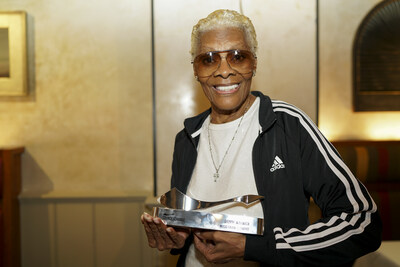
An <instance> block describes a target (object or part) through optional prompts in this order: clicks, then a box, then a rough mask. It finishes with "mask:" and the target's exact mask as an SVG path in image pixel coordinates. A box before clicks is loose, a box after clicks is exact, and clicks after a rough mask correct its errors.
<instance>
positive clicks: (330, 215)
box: [141, 10, 381, 266]
mask: <svg viewBox="0 0 400 267" xmlns="http://www.w3.org/2000/svg"><path fill="white" fill-rule="evenodd" d="M256 50H257V40H256V33H255V30H254V27H253V25H252V23H251V21H250V20H249V19H248V18H247V17H245V16H243V15H240V14H238V13H237V12H235V11H230V10H217V11H215V12H213V13H211V14H210V15H209V16H208V17H207V18H205V19H202V20H200V21H199V23H198V24H197V25H195V26H194V28H193V32H192V51H191V52H192V57H193V70H194V75H195V78H196V79H197V80H198V82H199V83H200V84H201V86H202V88H203V91H204V94H205V95H206V97H207V98H208V100H209V101H210V105H211V108H210V109H209V110H207V111H205V112H203V113H202V114H200V115H198V116H196V117H193V118H189V119H186V120H185V123H184V127H185V128H184V129H183V130H182V131H181V132H179V133H178V134H177V136H176V140H175V148H174V158H173V164H172V180H171V186H172V187H176V188H178V189H179V190H180V191H182V192H185V193H186V194H187V195H189V196H191V197H194V198H196V199H201V200H209V201H216V200H221V199H226V198H230V197H234V196H238V195H244V194H258V195H262V196H264V197H265V198H264V199H263V200H262V201H261V203H260V202H259V203H257V204H255V205H250V206H249V207H244V206H240V205H225V206H222V207H220V208H218V210H215V209H214V210H212V211H218V212H220V213H228V214H229V213H230V214H243V215H248V216H252V217H259V218H264V234H263V235H262V236H257V235H244V234H238V233H231V232H221V231H205V230H201V231H200V230H197V229H191V230H188V229H180V228H173V227H167V226H166V225H164V224H163V222H162V221H161V220H160V219H159V218H153V217H151V216H150V215H149V214H143V216H142V218H141V219H142V223H143V224H144V228H145V231H146V234H147V238H148V242H149V245H150V246H151V247H154V248H158V249H159V250H166V249H172V251H171V252H172V253H179V254H181V257H180V259H179V262H178V265H182V266H183V265H186V266H208V265H212V263H224V264H226V265H229V266H241V265H243V266H251V265H252V264H254V265H256V266H257V265H264V266H312V265H316V266H323V265H330V266H332V265H335V264H336V265H341V266H343V265H346V264H349V263H351V262H352V261H354V259H356V258H357V257H360V256H361V255H364V254H366V253H368V252H370V251H373V250H375V249H377V248H378V247H379V245H380V240H381V238H380V234H381V223H380V219H379V215H378V213H377V209H376V205H375V203H374V201H373V200H372V199H371V197H370V196H369V194H368V192H367V190H366V189H365V187H364V186H363V185H362V184H361V183H360V182H359V181H358V180H357V179H356V178H355V177H354V176H353V174H352V173H351V172H350V171H349V169H348V168H347V167H346V166H345V165H344V163H343V162H342V160H341V159H340V157H339V156H338V154H337V152H336V151H335V149H334V148H333V147H332V145H331V144H330V143H329V142H328V141H327V140H326V139H325V138H324V137H323V135H322V134H321V133H320V132H319V130H318V129H317V127H316V126H315V125H314V124H313V122H312V121H311V120H310V119H309V118H308V117H307V116H306V115H305V114H304V113H302V112H301V111H300V110H299V109H297V108H296V107H294V106H292V105H289V104H287V103H284V102H282V101H271V100H270V98H269V97H267V96H265V95H263V94H262V93H260V92H251V81H252V78H253V77H254V74H255V71H256V67H257V58H256ZM310 196H312V197H313V198H314V200H315V202H316V203H317V204H318V206H319V207H320V208H321V210H322V215H323V218H322V219H321V220H319V221H318V222H316V223H314V224H311V225H310V223H309V220H308V214H307V211H308V206H309V199H310Z"/></svg>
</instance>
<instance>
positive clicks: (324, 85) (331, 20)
mask: <svg viewBox="0 0 400 267" xmlns="http://www.w3.org/2000/svg"><path fill="white" fill-rule="evenodd" d="M378 2H380V1H378V0H352V1H346V0H337V1H320V101H319V105H320V106H319V115H320V117H319V118H320V119H319V124H320V129H321V130H322V131H323V133H324V134H325V135H326V136H327V137H328V138H329V139H331V140H348V139H361V140H365V139H367V140H370V139H372V140H385V139H392V140H395V139H396V140H400V112H353V106H352V92H353V88H352V85H353V79H352V71H353V70H352V51H353V42H354V38H355V34H356V31H357V29H358V26H359V25H360V23H361V21H362V20H363V18H364V17H365V16H366V15H367V13H368V12H369V11H370V10H371V9H372V8H373V7H374V6H375V5H376V4H377V3H378Z"/></svg>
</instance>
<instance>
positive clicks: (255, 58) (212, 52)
mask: <svg viewBox="0 0 400 267" xmlns="http://www.w3.org/2000/svg"><path fill="white" fill-rule="evenodd" d="M236 51H238V52H242V51H245V52H247V53H248V54H250V55H251V56H253V58H254V63H255V61H256V60H257V56H256V55H254V54H253V52H251V51H249V50H244V49H229V50H222V51H208V52H205V53H201V54H199V55H197V56H196V57H195V58H194V60H192V61H191V63H192V64H194V62H195V61H196V58H198V57H199V56H202V55H205V54H211V56H212V55H213V54H218V55H219V57H220V58H221V61H220V63H219V65H218V67H217V68H216V69H215V70H214V71H213V72H212V73H211V74H210V75H207V76H197V77H199V78H207V77H210V76H211V75H213V73H214V72H216V71H217V70H218V69H219V67H220V66H221V62H222V57H221V55H220V54H221V53H228V54H229V53H230V52H236ZM225 60H226V62H227V63H228V65H229V67H230V68H231V69H233V70H234V71H236V72H237V73H239V74H241V75H243V74H248V73H251V72H253V70H251V71H249V72H246V73H241V72H239V71H238V70H236V69H235V68H233V67H232V66H231V64H229V61H228V60H227V57H225ZM254 66H255V64H254Z"/></svg>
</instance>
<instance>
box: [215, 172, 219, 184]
mask: <svg viewBox="0 0 400 267" xmlns="http://www.w3.org/2000/svg"><path fill="white" fill-rule="evenodd" d="M218 178H219V173H218V172H216V173H214V182H217V180H218Z"/></svg>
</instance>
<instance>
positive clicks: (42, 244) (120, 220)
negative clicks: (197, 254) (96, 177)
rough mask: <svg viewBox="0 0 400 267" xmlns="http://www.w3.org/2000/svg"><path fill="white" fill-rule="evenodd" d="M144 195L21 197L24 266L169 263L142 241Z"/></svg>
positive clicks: (106, 266) (100, 266)
mask: <svg viewBox="0 0 400 267" xmlns="http://www.w3.org/2000/svg"><path fill="white" fill-rule="evenodd" d="M145 202H146V196H143V195H142V196H140V195H126V194H109V193H108V194H98V193H96V194H90V193H89V194H80V195H73V196H71V195H67V194H64V195H63V194H57V195H56V194H51V195H49V194H48V195H46V196H32V195H31V196H29V195H26V194H25V195H22V196H20V204H21V205H20V209H21V254H22V266H23V267H46V266H51V267H71V266H73V267H111V266H115V267H124V266H129V267H132V266H172V265H173V264H174V263H175V259H174V258H171V256H170V255H169V253H168V252H163V253H160V252H158V251H157V250H155V249H151V248H149V247H148V245H147V239H146V237H145V233H144V230H143V227H142V224H141V222H140V215H141V214H142V213H143V211H145V209H146V208H145Z"/></svg>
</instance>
